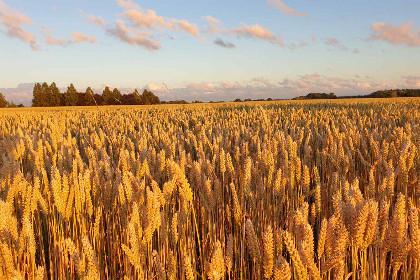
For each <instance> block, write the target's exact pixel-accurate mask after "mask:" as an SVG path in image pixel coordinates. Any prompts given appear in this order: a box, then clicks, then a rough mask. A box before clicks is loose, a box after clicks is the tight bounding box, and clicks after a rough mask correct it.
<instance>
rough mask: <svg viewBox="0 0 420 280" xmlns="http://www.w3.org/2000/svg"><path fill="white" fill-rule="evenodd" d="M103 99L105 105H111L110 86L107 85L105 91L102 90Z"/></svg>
mask: <svg viewBox="0 0 420 280" xmlns="http://www.w3.org/2000/svg"><path fill="white" fill-rule="evenodd" d="M102 100H103V103H104V105H110V102H111V101H112V91H111V90H110V89H109V87H108V86H106V87H105V89H104V91H103V92H102Z"/></svg>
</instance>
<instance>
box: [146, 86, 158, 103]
mask: <svg viewBox="0 0 420 280" xmlns="http://www.w3.org/2000/svg"><path fill="white" fill-rule="evenodd" d="M143 102H144V104H146V105H152V104H160V99H159V97H157V96H156V95H154V94H153V92H151V91H149V90H147V89H145V90H144V91H143Z"/></svg>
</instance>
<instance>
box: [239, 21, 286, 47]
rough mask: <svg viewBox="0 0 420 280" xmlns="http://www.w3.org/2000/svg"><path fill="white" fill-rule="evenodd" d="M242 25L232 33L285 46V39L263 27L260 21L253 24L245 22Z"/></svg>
mask: <svg viewBox="0 0 420 280" xmlns="http://www.w3.org/2000/svg"><path fill="white" fill-rule="evenodd" d="M241 25H242V27H238V28H234V29H232V30H231V33H232V34H234V35H236V36H237V37H248V38H256V39H260V40H264V41H269V42H271V43H273V44H278V45H280V46H283V41H282V40H281V38H278V37H277V36H276V35H274V34H273V33H272V32H271V31H270V30H268V29H266V28H264V27H262V26H261V25H259V24H258V23H256V24H254V25H251V26H250V25H247V24H245V23H241Z"/></svg>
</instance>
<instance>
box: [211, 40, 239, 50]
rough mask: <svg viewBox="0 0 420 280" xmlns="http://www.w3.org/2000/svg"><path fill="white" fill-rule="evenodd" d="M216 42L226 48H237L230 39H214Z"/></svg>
mask: <svg viewBox="0 0 420 280" xmlns="http://www.w3.org/2000/svg"><path fill="white" fill-rule="evenodd" d="M214 44H216V45H218V46H220V47H222V48H226V49H233V48H236V46H235V45H234V44H232V43H230V42H228V41H223V40H222V39H220V38H218V39H217V40H216V41H214Z"/></svg>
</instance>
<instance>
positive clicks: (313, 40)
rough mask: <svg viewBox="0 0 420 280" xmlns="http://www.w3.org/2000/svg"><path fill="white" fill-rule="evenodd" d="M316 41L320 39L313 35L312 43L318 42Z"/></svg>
mask: <svg viewBox="0 0 420 280" xmlns="http://www.w3.org/2000/svg"><path fill="white" fill-rule="evenodd" d="M316 41H318V39H317V38H316V36H315V35H313V34H312V42H316Z"/></svg>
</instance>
